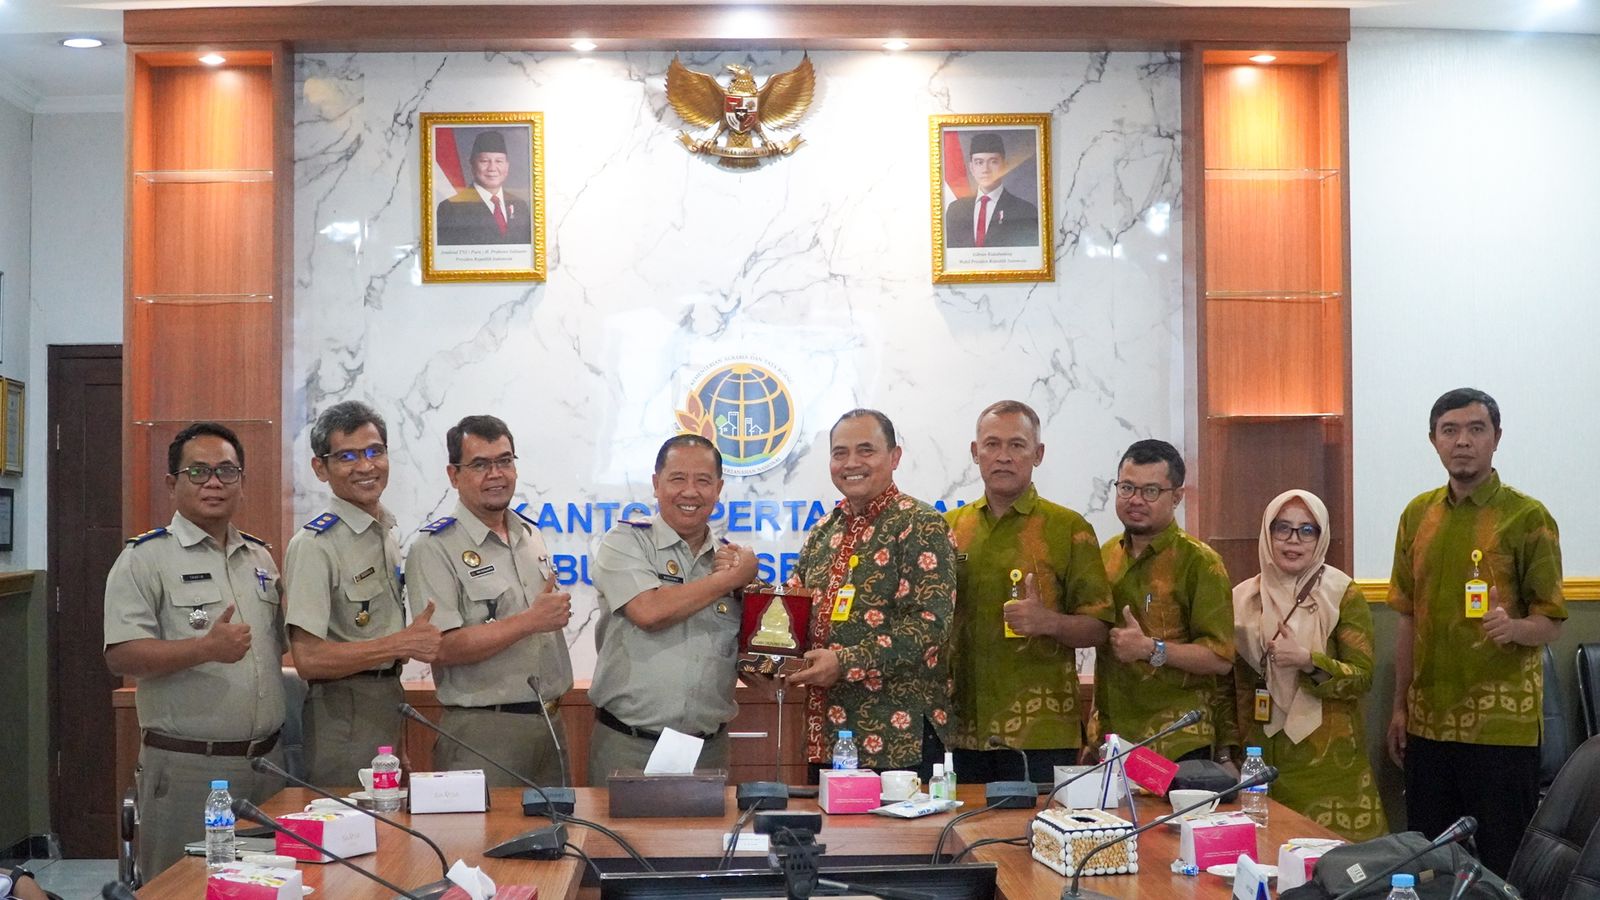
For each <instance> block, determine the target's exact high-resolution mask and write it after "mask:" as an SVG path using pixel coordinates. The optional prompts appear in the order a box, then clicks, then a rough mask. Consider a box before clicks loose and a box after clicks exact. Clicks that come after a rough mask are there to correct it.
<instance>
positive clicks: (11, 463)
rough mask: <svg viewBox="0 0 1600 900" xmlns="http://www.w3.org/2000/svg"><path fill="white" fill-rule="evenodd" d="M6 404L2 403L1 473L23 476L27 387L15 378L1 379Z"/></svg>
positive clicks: (0, 407) (0, 431)
mask: <svg viewBox="0 0 1600 900" xmlns="http://www.w3.org/2000/svg"><path fill="white" fill-rule="evenodd" d="M0 385H3V386H4V387H5V402H4V403H0V437H3V439H0V472H4V473H5V474H7V475H21V474H22V444H23V440H24V439H25V438H26V437H27V432H26V430H25V429H24V423H25V422H26V421H27V420H26V415H27V385H25V384H23V383H22V382H20V381H18V380H16V379H15V378H0Z"/></svg>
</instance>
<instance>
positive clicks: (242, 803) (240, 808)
mask: <svg viewBox="0 0 1600 900" xmlns="http://www.w3.org/2000/svg"><path fill="white" fill-rule="evenodd" d="M233 815H234V817H235V818H239V819H244V820H245V821H247V822H254V823H256V824H257V825H265V826H266V827H268V828H270V829H272V830H273V831H276V832H277V833H278V834H281V835H285V836H287V837H288V838H289V839H290V840H292V841H295V842H297V843H301V844H305V845H306V846H307V847H310V848H311V849H313V850H315V851H317V852H318V853H321V854H322V855H324V856H326V857H328V858H330V859H332V860H333V861H335V862H337V863H339V864H340V865H342V866H344V867H346V868H348V869H350V870H351V871H354V872H360V873H361V874H362V875H364V876H366V877H367V878H370V879H372V880H373V881H376V882H377V883H379V884H381V885H383V886H384V887H385V888H386V889H388V890H391V891H394V892H395V893H396V894H398V895H400V896H401V897H405V898H406V900H422V898H421V897H418V896H417V895H416V894H413V893H411V892H410V891H408V890H406V889H405V888H403V887H401V886H399V885H397V884H394V883H393V882H389V881H385V880H384V879H382V878H379V877H378V876H377V875H376V874H375V873H373V872H368V871H367V870H366V869H363V868H361V867H360V866H358V865H356V864H355V863H353V862H351V861H350V860H348V859H345V858H344V857H342V856H340V855H339V854H337V853H334V852H333V851H332V850H329V849H328V848H326V847H324V846H322V845H321V844H317V843H313V842H312V840H311V839H310V838H308V837H306V836H304V835H302V834H298V833H296V832H293V831H290V830H289V829H287V828H285V827H283V826H282V825H279V824H278V821H277V820H276V819H274V818H272V817H271V816H269V815H267V814H266V813H264V812H262V811H261V810H259V809H257V808H256V805H255V804H254V803H251V802H250V801H249V800H243V799H240V800H235V801H233Z"/></svg>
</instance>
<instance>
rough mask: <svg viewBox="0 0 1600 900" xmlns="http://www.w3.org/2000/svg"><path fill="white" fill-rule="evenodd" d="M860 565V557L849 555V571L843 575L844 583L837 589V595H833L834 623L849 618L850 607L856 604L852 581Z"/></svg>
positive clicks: (854, 588)
mask: <svg viewBox="0 0 1600 900" xmlns="http://www.w3.org/2000/svg"><path fill="white" fill-rule="evenodd" d="M860 563H861V557H859V556H857V555H855V554H854V553H852V554H850V571H849V573H848V574H846V575H845V582H844V584H843V585H840V587H839V593H837V594H834V595H833V615H832V616H831V618H832V619H833V621H835V622H843V621H846V620H848V619H849V618H850V607H851V605H852V604H854V603H855V602H856V586H855V584H854V583H853V582H852V579H854V578H855V575H856V566H857V565H859V564H860Z"/></svg>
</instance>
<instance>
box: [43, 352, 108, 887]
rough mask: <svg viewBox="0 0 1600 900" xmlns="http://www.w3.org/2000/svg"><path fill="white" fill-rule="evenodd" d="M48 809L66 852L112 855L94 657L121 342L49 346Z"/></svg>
mask: <svg viewBox="0 0 1600 900" xmlns="http://www.w3.org/2000/svg"><path fill="white" fill-rule="evenodd" d="M49 388H50V396H49V421H48V427H49V429H50V432H49V444H48V450H49V470H50V479H49V486H48V491H49V495H48V497H47V498H46V504H45V505H46V507H47V508H48V510H49V521H48V527H49V540H50V558H49V566H50V570H49V579H50V580H49V590H50V592H51V593H50V609H51V615H50V697H51V704H50V706H51V716H50V751H51V753H52V754H53V760H54V763H55V764H54V765H53V766H51V774H50V809H51V817H52V819H53V820H54V821H53V825H54V828H55V831H56V832H57V833H58V834H60V836H61V848H62V852H63V853H64V854H65V855H66V856H67V857H80V858H81V857H88V858H99V859H105V858H108V857H115V856H116V855H117V849H116V835H117V828H116V809H117V804H118V802H119V800H120V798H119V797H117V795H116V786H115V767H116V745H115V742H114V741H113V739H112V730H111V719H112V717H111V692H112V690H113V689H115V688H117V687H119V686H121V683H122V682H121V679H119V678H116V677H115V676H113V675H112V674H111V673H110V671H109V670H107V669H106V664H105V660H104V658H103V657H102V655H101V647H102V644H103V641H104V631H105V630H104V627H103V624H102V620H101V610H102V607H103V605H104V600H105V587H106V573H107V572H109V571H110V569H111V564H112V563H113V562H114V561H115V560H116V558H117V554H118V552H120V551H121V549H122V538H123V534H122V347H121V346H120V345H115V344H113V345H66V346H51V347H50V351H49Z"/></svg>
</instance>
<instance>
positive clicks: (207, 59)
mask: <svg viewBox="0 0 1600 900" xmlns="http://www.w3.org/2000/svg"><path fill="white" fill-rule="evenodd" d="M200 61H201V62H203V63H205V64H206V65H208V66H220V65H222V64H223V63H225V62H227V61H228V60H227V59H226V58H224V57H222V56H219V55H217V54H215V53H207V54H206V55H205V56H202V57H200Z"/></svg>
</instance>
